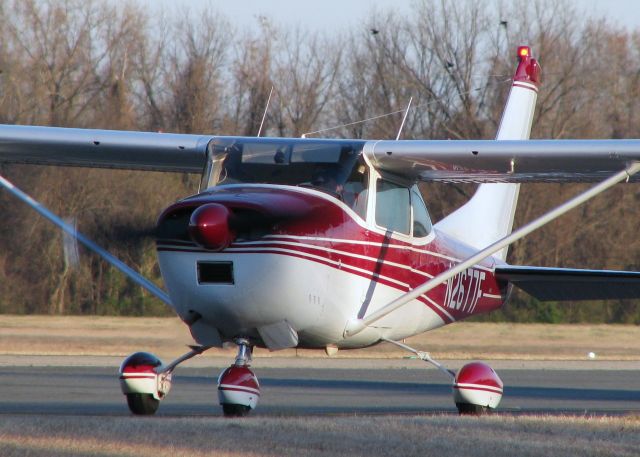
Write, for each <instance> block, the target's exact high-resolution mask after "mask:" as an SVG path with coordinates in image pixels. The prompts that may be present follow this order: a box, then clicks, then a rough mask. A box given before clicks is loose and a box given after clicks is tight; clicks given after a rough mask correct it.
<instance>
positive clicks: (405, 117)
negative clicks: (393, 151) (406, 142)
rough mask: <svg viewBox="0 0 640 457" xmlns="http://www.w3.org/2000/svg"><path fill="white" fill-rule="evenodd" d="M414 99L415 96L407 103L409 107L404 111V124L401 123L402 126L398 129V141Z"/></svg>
mask: <svg viewBox="0 0 640 457" xmlns="http://www.w3.org/2000/svg"><path fill="white" fill-rule="evenodd" d="M412 101H413V97H411V98H409V104H408V105H407V109H406V110H405V111H404V116H402V124H400V128H399V129H398V134H397V135H396V141H398V140H399V139H400V134H401V133H402V129H403V128H404V123H405V121H406V120H407V115H408V114H409V108H411V102H412Z"/></svg>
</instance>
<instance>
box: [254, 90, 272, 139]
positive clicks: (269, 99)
mask: <svg viewBox="0 0 640 457" xmlns="http://www.w3.org/2000/svg"><path fill="white" fill-rule="evenodd" d="M271 95H273V86H271V90H270V91H269V98H267V106H265V107H264V113H262V120H261V121H260V128H259V129H258V134H257V135H256V136H258V137H259V136H260V134H261V133H262V126H263V125H264V120H265V119H266V117H267V111H268V110H269V103H270V102H271Z"/></svg>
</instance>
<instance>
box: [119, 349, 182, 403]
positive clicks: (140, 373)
mask: <svg viewBox="0 0 640 457" xmlns="http://www.w3.org/2000/svg"><path fill="white" fill-rule="evenodd" d="M160 366H162V361H161V360H160V359H159V358H158V357H156V356H155V355H153V354H150V353H148V352H136V353H133V354H131V355H130V356H129V357H127V358H126V359H124V361H123V362H122V364H121V365H120V371H119V374H120V389H121V390H122V393H123V394H125V395H129V394H147V395H151V396H153V398H155V399H156V400H162V399H163V398H164V397H165V396H166V395H167V393H169V390H170V389H171V374H166V375H158V373H157V372H156V370H157V368H158V367H160Z"/></svg>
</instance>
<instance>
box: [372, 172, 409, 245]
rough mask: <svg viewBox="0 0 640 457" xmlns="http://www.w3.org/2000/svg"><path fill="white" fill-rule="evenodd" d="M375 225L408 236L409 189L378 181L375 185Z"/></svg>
mask: <svg viewBox="0 0 640 457" xmlns="http://www.w3.org/2000/svg"><path fill="white" fill-rule="evenodd" d="M376 224H378V225H379V226H380V227H384V228H386V229H389V230H391V231H394V232H399V233H404V234H405V235H409V233H410V228H411V206H410V201H409V189H407V188H406V187H402V186H399V185H398V184H394V183H392V182H389V181H384V180H382V179H378V182H377V184H376Z"/></svg>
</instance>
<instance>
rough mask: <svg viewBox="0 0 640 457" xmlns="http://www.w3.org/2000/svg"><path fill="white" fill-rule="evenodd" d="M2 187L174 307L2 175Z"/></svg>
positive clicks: (162, 294)
mask: <svg viewBox="0 0 640 457" xmlns="http://www.w3.org/2000/svg"><path fill="white" fill-rule="evenodd" d="M0 186H1V187H4V188H5V189H6V190H7V191H9V193H11V194H12V195H13V196H15V197H16V198H18V199H19V200H21V201H22V202H24V203H26V204H27V205H28V206H30V207H31V208H33V209H34V210H35V211H36V212H38V213H39V214H40V215H41V216H43V217H44V218H46V219H47V220H49V221H50V222H52V223H53V224H55V225H57V226H58V227H59V228H60V229H62V230H63V231H64V233H66V234H67V235H68V236H70V237H72V238H73V239H75V240H77V241H79V242H80V243H82V244H83V245H84V246H85V247H86V248H87V249H89V250H91V251H93V252H95V253H96V254H98V255H99V256H100V257H102V258H103V259H104V260H106V261H107V262H109V263H110V264H111V265H112V266H114V267H115V268H117V269H118V270H120V271H121V272H122V273H123V274H125V275H126V276H127V277H128V278H129V279H131V280H132V281H133V282H135V283H136V284H138V285H139V286H141V287H142V288H144V289H146V290H147V291H148V292H149V293H151V294H152V295H153V296H155V297H157V298H158V299H160V300H162V301H163V302H165V303H166V304H168V305H169V306H171V305H172V303H171V299H170V298H169V295H167V293H166V292H165V291H163V290H162V289H160V288H159V287H158V286H156V285H155V284H154V283H152V282H151V281H149V280H148V279H147V278H145V277H144V276H142V275H141V274H140V273H138V272H137V271H135V270H133V269H132V268H131V267H129V266H128V265H126V264H125V263H124V262H122V261H121V260H119V259H118V258H117V257H115V256H113V255H111V254H110V253H109V252H107V251H106V250H105V249H103V248H101V247H100V246H98V245H97V244H96V243H94V242H93V241H92V240H90V239H89V238H87V237H86V236H84V235H83V234H82V233H80V232H78V231H77V230H76V227H75V226H74V225H71V224H69V223H68V222H65V221H64V220H63V219H61V218H60V217H58V216H57V215H55V214H54V213H52V212H51V211H49V210H48V209H47V208H46V207H45V206H44V205H42V204H41V203H39V202H38V201H36V200H34V199H33V198H32V197H30V196H29V195H28V194H26V193H25V192H23V191H22V190H20V189H19V188H17V187H16V186H15V185H14V184H13V183H12V182H10V181H9V180H7V179H6V178H5V177H3V176H2V175H0Z"/></svg>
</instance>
